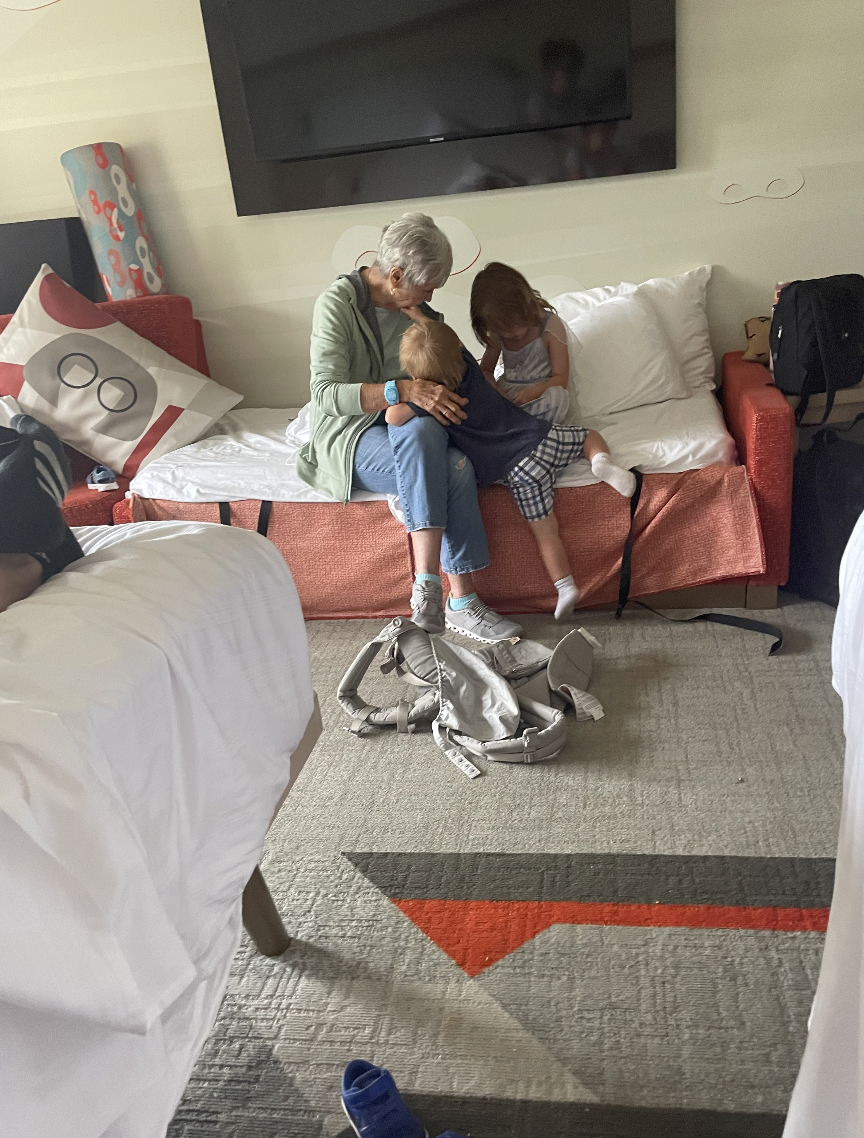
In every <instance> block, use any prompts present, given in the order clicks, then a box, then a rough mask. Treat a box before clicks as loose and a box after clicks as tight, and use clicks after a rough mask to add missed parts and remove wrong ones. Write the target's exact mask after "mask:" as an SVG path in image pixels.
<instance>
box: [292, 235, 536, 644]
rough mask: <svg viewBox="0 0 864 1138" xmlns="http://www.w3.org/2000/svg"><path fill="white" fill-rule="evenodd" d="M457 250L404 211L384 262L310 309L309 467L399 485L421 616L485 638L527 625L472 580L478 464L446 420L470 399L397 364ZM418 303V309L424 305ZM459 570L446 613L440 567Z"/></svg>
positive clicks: (385, 241) (322, 477) (316, 477)
mask: <svg viewBox="0 0 864 1138" xmlns="http://www.w3.org/2000/svg"><path fill="white" fill-rule="evenodd" d="M452 264H453V254H452V252H451V249H450V243H449V242H448V240H447V238H446V237H445V236H444V234H443V233H442V232H441V230H440V229H438V227H437V226H436V225H435V223H434V222H433V220H432V218H431V217H426V216H425V214H422V213H406V214H404V215H403V217H401V218H400V219H399V220H398V221H394V222H393V223H392V224H391V225H388V226H387V227H386V228H385V229H384V231H383V233H382V234H381V241H380V243H379V245H378V252H377V256H376V258H375V262H374V264H373V265H371V266H370V267H368V268H366V267H364V268H361V269H360V270H359V271H355V272H353V273H349V274H348V275H347V276H343V277H340V278H339V279H338V280H337V281H335V282H334V283H333V284H332V285H331V286H330V287H329V288H328V289H326V290H325V291H324V292H323V293H322V294H321V296H319V297H318V300H317V302H316V304H315V313H314V316H313V320H312V351H311V362H312V376H311V389H312V404H311V416H310V418H311V438H310V440H309V442H308V443H307V444H306V445H305V446H304V447H303V449H302V450H301V452H300V456H299V459H298V463H297V470H298V473H299V474H300V477H301V478H302V479H303V480H304V481H305V482H308V483H309V485H310V486H314V487H315V488H316V489H318V490H322V491H324V493H326V494H329V495H330V496H331V497H333V498H336V499H337V500H338V501H340V502H347V501H348V499H349V497H350V495H351V491H352V490H370V491H372V492H374V493H378V494H398V495H399V500H400V502H401V504H402V510H403V512H404V515H405V526H406V529H407V530H408V532H409V533H410V534H411V545H412V549H413V553H414V566H415V570H416V577H415V581H414V588H413V590H412V593H411V612H412V614H413V617H414V620H415V622H416V623H417V624H418V625H419V626H420V627H421V628H425V629H426V631H427V632H443V631H444V627H445V620H446V626H447V627H448V628H452V629H454V630H455V631H457V632H463V633H465V634H466V635H468V636H472V637H474V638H475V639H477V640H484V641H488V642H492V641H495V640H505V639H507V638H508V637H510V636H518V635H519V633H520V632H521V631H522V630H521V628H520V626H519V625H518V624H516V623H515V622H514V621H512V620H507V619H505V618H504V617H501V616H499V615H498V614H497V613H495V612H493V611H492V609H490V608H489V607H488V606H487V605H484V604H483V602H482V601H481V600H480V599H479V598H478V597H477V594H476V593H475V592H474V591H473V587H472V583H471V574H472V573H473V572H475V571H476V570H478V569H483V568H485V567H486V566H487V565H488V564H489V550H488V547H487V544H486V534H485V532H484V530H483V522H482V519H481V517H480V509H479V506H478V504H477V484H476V482H475V480H474V471H473V469H472V467H471V463H470V462H469V461H468V460H467V459H466V458H465V456H464V455H463V454H462V453H461V451H458V450H455V449H454V448H453V447H450V446H449V443H448V437H447V432H446V431H445V430H444V427H443V424H445V423H447V422H448V421H449V422H453V421H455V420H460V419H464V418H465V412H464V411H463V410H462V406H463V404H464V403H465V402H466V400H465V399H462V398H461V397H460V396H458V395H456V394H455V392H452V391H450V390H449V389H448V388H446V387H443V386H441V385H440V384H437V383H429V382H426V381H425V380H416V379H409V378H408V377H407V376H406V374H405V372H403V371H402V369H401V367H400V364H399V341H400V340H401V338H402V333H403V332H404V331H405V329H406V328H408V327H409V325H410V323H411V319H410V317H409V316H408V315H406V314H407V313H409V312H413V313H414V314H415V315H417V316H420V317H421V318H422V316H425V317H427V318H435V319H439V320H440V319H441V316H440V315H439V314H438V313H437V312H435V311H434V310H433V309H431V308H429V304H428V302H429V301H430V300H431V299H432V293H433V292H434V290H435V289H436V288H438V287H439V286H440V285H443V284H444V282H445V281H446V280H447V277H448V276H449V275H450V269H451V268H452ZM418 309H419V311H418ZM408 402H410V403H415V404H417V405H418V406H419V407H422V408H423V409H424V410H426V411H428V412H429V416H428V417H425V416H424V417H422V418H414V419H412V420H411V421H410V422H408V423H406V424H405V425H404V426H402V427H391V428H390V429H389V434H388V428H387V427H386V426H385V425H384V415H383V412H384V411H385V410H386V408H387V407H388V406H392V405H393V404H394V403H408ZM441 566H443V568H444V571H445V572H446V573H447V575H448V577H449V578H450V599H449V600H448V602H447V610H446V616H445V612H444V609H443V605H442V592H441V578H440V576H439V572H440V567H441Z"/></svg>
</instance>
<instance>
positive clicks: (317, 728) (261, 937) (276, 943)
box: [243, 694, 322, 956]
mask: <svg viewBox="0 0 864 1138" xmlns="http://www.w3.org/2000/svg"><path fill="white" fill-rule="evenodd" d="M321 728H322V724H321V708H320V706H319V704H318V696H317V694H316V695H315V704H314V706H313V708H312V714H311V715H310V716H309V722H308V723H307V725H306V730H305V731H304V732H303V738H302V739H301V740H300V742H299V743H298V744H297V749H296V750H295V751H293V752H292V754H291V778H290V780H289V782H288V785H287V786H286V787H285V790H284V791H283V793H282V797H281V798H280V799H279V804H278V805H277V807H276V810H275V811H274V813H273V818H272V819H271V822H270V825H271V826H272V825H273V822H274V821H275V819H276V815H277V814H278V813H279V811H280V809H281V807H282V803H283V802H284V801H285V798H286V796H287V794H288V791H289V790H290V789H291V787H292V786H293V785H294V782H295V781H296V779H297V776H298V775H299V774H300V771H301V770H302V769H303V764H304V763H305V762H306V760H307V759H308V758H309V755H310V754H311V753H312V748H313V747H314V746H315V744H316V743H317V742H318V736H319V735H320V734H321ZM243 925H244V926H245V928H246V932H247V933H248V934H249V936H250V937H251V938H252V940H253V941H254V943H255V947H256V948H257V949H258V951H259V952H260V953H263V955H264V956H281V955H282V953H283V952H284V951H285V949H286V948H288V946H289V945H290V944H291V937H290V936H288V933H287V932H286V931H285V926H284V925H283V924H282V918H281V917H280V916H279V910H278V909H277V908H276V905H275V902H274V901H273V898H272V897H271V895H270V890H269V889H268V888H267V882H266V881H265V880H264V874H263V873H262V872H261V869H260V867H259V866H257V865H256V866H255V868H254V869H253V870H252V876H251V877H250V878H249V880H248V881H247V883H246V888H245V889H244V890H243Z"/></svg>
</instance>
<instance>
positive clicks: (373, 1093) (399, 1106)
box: [342, 1059, 429, 1138]
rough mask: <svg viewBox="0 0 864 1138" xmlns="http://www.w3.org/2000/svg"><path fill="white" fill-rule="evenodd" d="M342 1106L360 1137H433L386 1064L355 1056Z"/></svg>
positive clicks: (346, 1077)
mask: <svg viewBox="0 0 864 1138" xmlns="http://www.w3.org/2000/svg"><path fill="white" fill-rule="evenodd" d="M342 1109H343V1110H344V1111H345V1113H346V1114H347V1116H348V1121H349V1122H350V1123H351V1126H352V1127H353V1129H354V1133H355V1134H357V1135H358V1138H429V1136H428V1134H427V1132H426V1131H425V1130H424V1129H423V1127H422V1126H421V1125H420V1123H419V1122H418V1121H417V1119H416V1118H415V1117H414V1115H413V1114H412V1113H411V1111H410V1110H409V1109H408V1107H407V1106H406V1105H405V1103H404V1102H403V1101H402V1099H401V1097H400V1095H399V1091H398V1090H397V1089H396V1084H395V1083H394V1082H393V1076H392V1075H391V1074H390V1072H389V1071H385V1070H384V1068H383V1067H375V1066H373V1065H372V1064H371V1063H367V1062H366V1061H365V1060H364V1059H354V1060H353V1061H352V1062H351V1063H349V1064H348V1066H347V1067H346V1068H345V1072H344V1074H343V1075H342Z"/></svg>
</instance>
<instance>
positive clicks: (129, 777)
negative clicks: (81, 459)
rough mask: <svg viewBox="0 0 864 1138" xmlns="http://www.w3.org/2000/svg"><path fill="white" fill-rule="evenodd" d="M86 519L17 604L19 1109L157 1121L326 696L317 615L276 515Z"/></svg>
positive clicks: (13, 813) (11, 943)
mask: <svg viewBox="0 0 864 1138" xmlns="http://www.w3.org/2000/svg"><path fill="white" fill-rule="evenodd" d="M76 534H77V536H78V538H79V541H80V542H81V544H82V547H83V548H84V550H85V553H86V556H85V558H84V559H83V560H81V561H79V562H77V563H75V564H74V565H72V566H70V568H69V569H68V570H67V571H65V572H64V573H61V574H59V575H58V576H57V577H54V578H53V579H52V580H51V581H49V582H48V583H47V584H46V585H44V586H42V587H41V588H40V589H38V590H37V591H36V593H34V594H33V596H32V597H30V598H28V599H27V600H25V601H22V602H19V603H18V604H16V605H13V606H12V607H11V608H10V609H8V610H7V611H6V612H5V613H2V614H0V912H2V928H3V935H2V940H0V1118H2V1124H0V1132H2V1133H3V1134H4V1135H7V1134H8V1135H9V1136H10V1138H12V1136H15V1138H18V1136H20V1138H25V1136H26V1138H57V1136H58V1135H62V1136H63V1138H102V1136H105V1138H159V1136H160V1135H162V1134H164V1132H165V1128H166V1126H167V1124H168V1122H169V1121H170V1118H171V1116H172V1114H173V1111H174V1109H175V1107H176V1104H177V1102H178V1100H179V1098H180V1095H181V1094H182V1091H183V1087H184V1086H185V1083H186V1080H187V1079H188V1076H189V1072H190V1071H191V1068H192V1065H193V1063H194V1061H195V1058H196V1056H197V1054H198V1051H199V1050H200V1047H201V1045H202V1043H203V1041H204V1038H205V1037H206V1034H207V1032H208V1031H209V1028H210V1026H211V1024H212V1020H213V1017H214V1016H215V1013H216V1010H217V1008H218V1005H219V1002H220V1000H221V995H222V991H223V989H224V984H225V980H226V978H227V972H228V968H229V965H230V962H231V958H232V956H233V954H234V951H235V949H236V946H237V942H238V938H239V931H240V895H241V893H242V889H243V886H244V884H245V882H246V881H247V879H248V877H249V875H250V873H251V871H252V869H253V868H254V866H255V864H256V861H257V859H258V857H259V854H260V851H261V847H262V844H263V841H264V836H265V834H266V830H267V826H268V824H269V821H270V818H271V815H272V812H273V809H274V807H275V804H276V802H277V801H278V798H279V796H280V794H281V792H282V791H283V790H284V787H285V785H286V784H287V782H288V778H289V771H290V755H291V752H292V751H293V750H294V749H295V748H296V746H297V744H298V742H299V741H300V739H301V737H302V735H303V732H304V730H305V728H306V725H307V722H308V720H309V716H310V714H311V712H312V707H313V694H312V688H311V682H310V674H309V662H308V653H307V645H306V635H305V628H304V624H303V617H302V613H301V610H300V605H299V601H298V599H297V594H296V591H295V589H294V585H293V581H292V580H291V575H290V572H289V570H288V568H287V566H286V565H285V562H284V561H283V559H282V557H281V556H280V555H279V553H278V551H277V550H276V549H275V547H274V546H272V545H271V544H270V543H269V542H267V541H266V540H265V539H263V538H260V537H258V535H256V534H251V533H248V532H246V531H244V530H240V529H230V528H228V527H224V526H211V525H206V524H202V523H181V522H150V523H145V524H143V525H138V526H123V527H118V528H116V529H114V528H110V527H93V528H86V529H80V530H76Z"/></svg>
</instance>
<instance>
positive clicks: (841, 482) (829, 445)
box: [787, 416, 864, 608]
mask: <svg viewBox="0 0 864 1138" xmlns="http://www.w3.org/2000/svg"><path fill="white" fill-rule="evenodd" d="M861 417H862V416H859V418H861ZM855 421H856V422H857V421H858V420H857V419H856V420H855ZM862 511H864V446H861V445H860V444H859V443H853V442H851V441H850V440H849V439H843V438H840V437H839V435H838V433H837V432H836V431H832V430H829V429H826V430H823V431H818V432H817V433H816V434H815V435H814V436H813V445H812V446H811V448H810V450H808V451H804V452H803V453H801V454H799V455H797V456H796V458H795V468H794V474H793V477H792V542H791V547H790V550H789V584H788V586H787V587H788V588H790V589H791V590H792V591H793V592H794V593H797V594H798V596H799V597H806V598H807V599H808V600H816V601H825V603H826V604H829V605H834V606H835V608H836V606H837V603H838V601H839V600H840V559H841V557H842V556H843V551H844V549H845V548H846V543H847V542H848V541H849V537H850V535H851V533H852V530H853V529H854V528H855V523H856V522H857V521H858V518H859V517H860V516H861V513H862Z"/></svg>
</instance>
